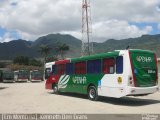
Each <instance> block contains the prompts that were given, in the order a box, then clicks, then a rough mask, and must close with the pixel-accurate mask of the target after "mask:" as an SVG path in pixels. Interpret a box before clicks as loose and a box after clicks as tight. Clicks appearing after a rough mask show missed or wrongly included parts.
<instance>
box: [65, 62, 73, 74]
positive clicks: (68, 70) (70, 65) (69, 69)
mask: <svg viewBox="0 0 160 120" xmlns="http://www.w3.org/2000/svg"><path fill="white" fill-rule="evenodd" d="M66 74H67V75H71V74H74V64H73V63H67V64H66Z"/></svg>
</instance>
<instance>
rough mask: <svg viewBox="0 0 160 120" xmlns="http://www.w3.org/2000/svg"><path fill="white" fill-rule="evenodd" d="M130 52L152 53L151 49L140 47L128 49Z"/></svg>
mask: <svg viewBox="0 0 160 120" xmlns="http://www.w3.org/2000/svg"><path fill="white" fill-rule="evenodd" d="M129 51H130V52H146V53H153V54H154V52H153V51H150V50H142V49H130V50H129Z"/></svg>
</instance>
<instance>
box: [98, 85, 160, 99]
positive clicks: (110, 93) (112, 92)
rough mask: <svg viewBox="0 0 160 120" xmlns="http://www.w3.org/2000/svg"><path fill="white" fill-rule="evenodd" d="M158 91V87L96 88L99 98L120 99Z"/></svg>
mask: <svg viewBox="0 0 160 120" xmlns="http://www.w3.org/2000/svg"><path fill="white" fill-rule="evenodd" d="M158 91H159V87H158V86H153V87H131V86H126V87H98V95H99V96H107V97H115V98H121V97H125V96H142V95H148V94H152V93H155V92H158Z"/></svg>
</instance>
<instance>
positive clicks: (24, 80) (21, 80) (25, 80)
mask: <svg viewBox="0 0 160 120" xmlns="http://www.w3.org/2000/svg"><path fill="white" fill-rule="evenodd" d="M27 81H28V79H18V80H16V82H27Z"/></svg>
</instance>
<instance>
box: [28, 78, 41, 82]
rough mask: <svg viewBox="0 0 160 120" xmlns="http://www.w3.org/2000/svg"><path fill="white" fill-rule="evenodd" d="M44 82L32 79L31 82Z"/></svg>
mask: <svg viewBox="0 0 160 120" xmlns="http://www.w3.org/2000/svg"><path fill="white" fill-rule="evenodd" d="M41 81H42V80H41V79H39V80H38V79H37V80H35V79H31V82H41Z"/></svg>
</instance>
